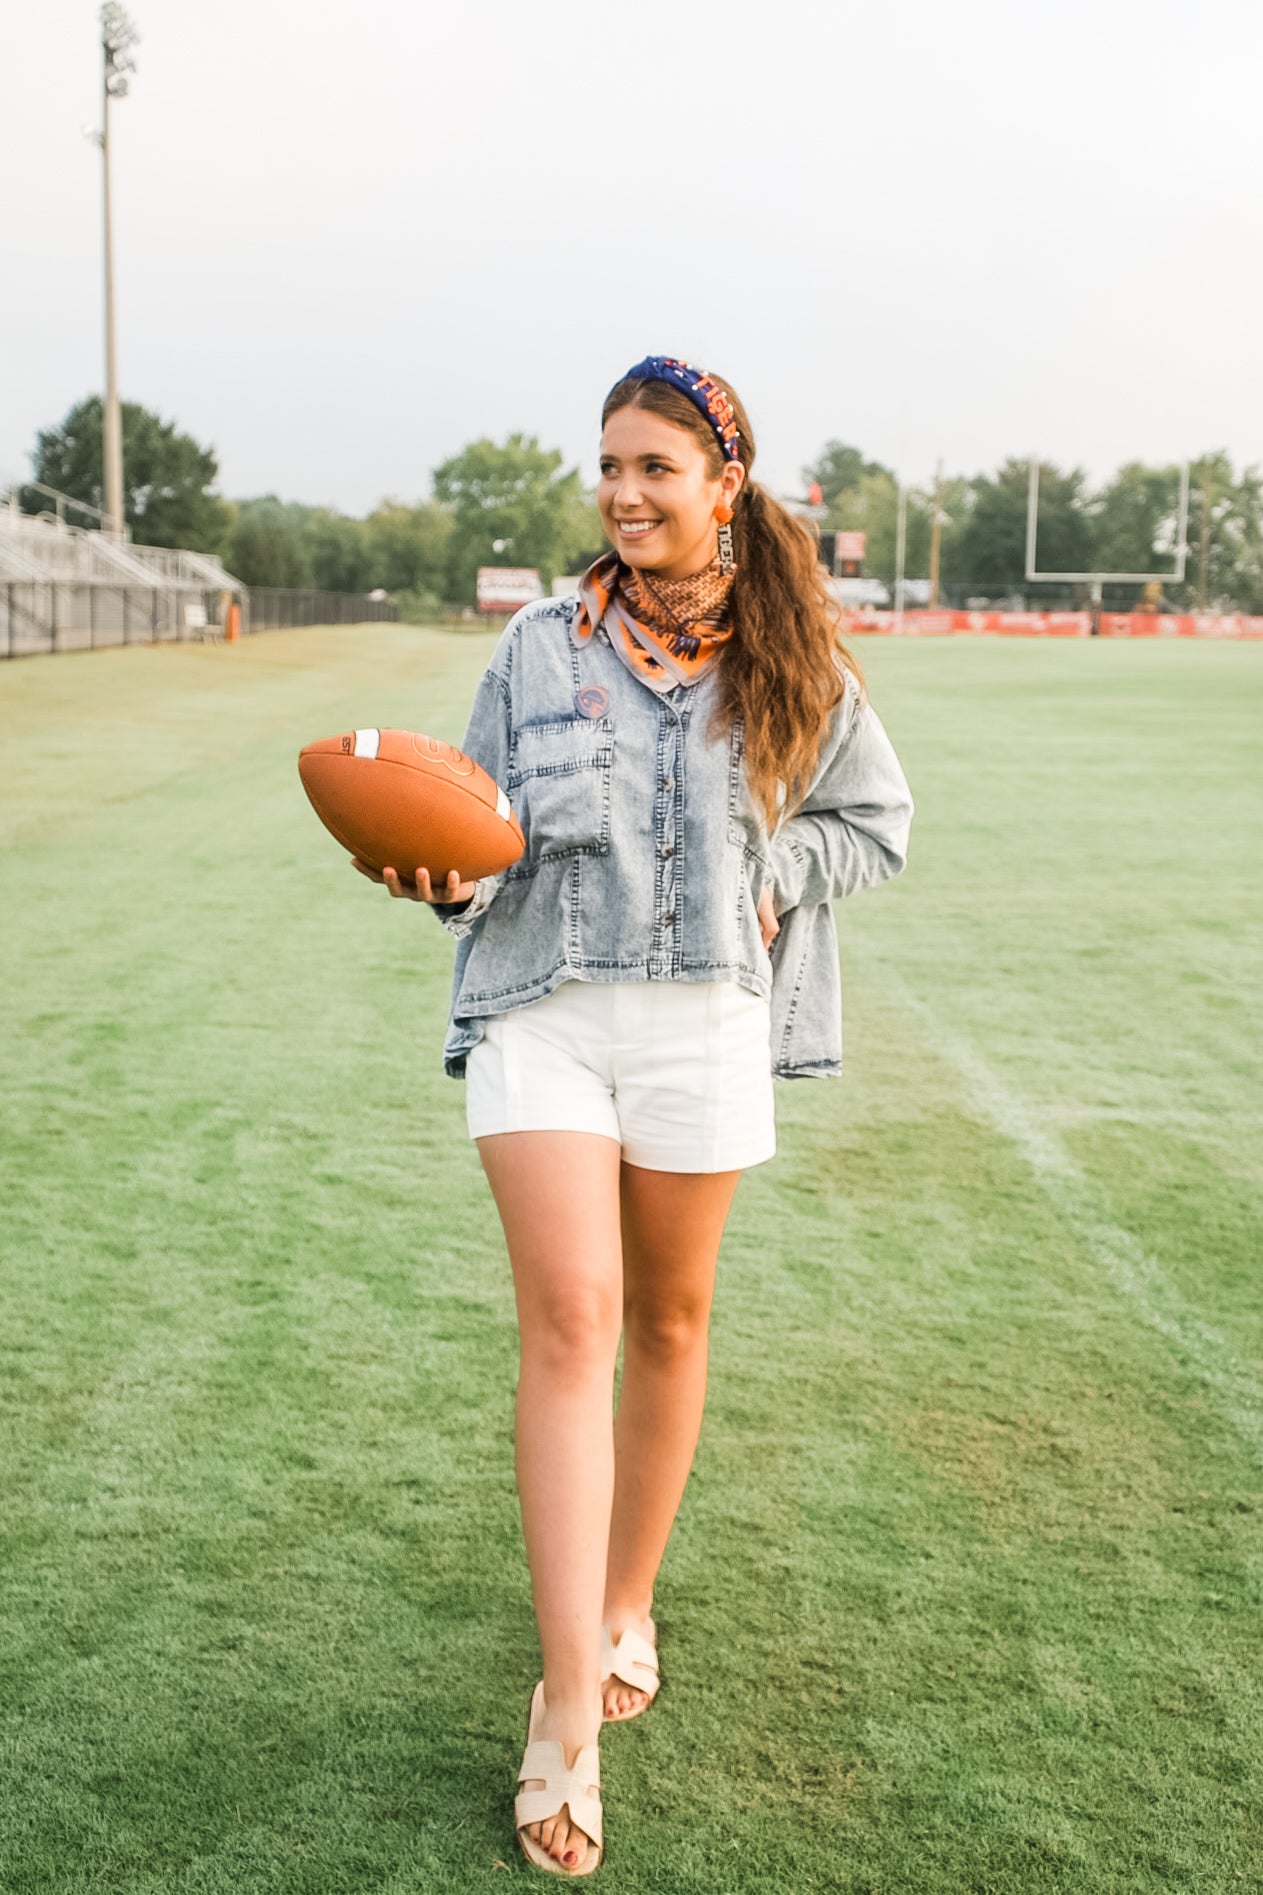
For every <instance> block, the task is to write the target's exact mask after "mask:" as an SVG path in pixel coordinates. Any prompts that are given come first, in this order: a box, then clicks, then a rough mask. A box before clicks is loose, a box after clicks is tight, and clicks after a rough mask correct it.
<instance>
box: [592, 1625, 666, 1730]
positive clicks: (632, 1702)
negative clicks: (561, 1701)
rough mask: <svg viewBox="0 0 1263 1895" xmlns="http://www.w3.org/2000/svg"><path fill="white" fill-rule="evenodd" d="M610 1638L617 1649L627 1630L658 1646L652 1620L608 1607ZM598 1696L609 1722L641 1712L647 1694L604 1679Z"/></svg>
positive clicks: (632, 1686) (655, 1627)
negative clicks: (611, 1719) (601, 1698)
mask: <svg viewBox="0 0 1263 1895" xmlns="http://www.w3.org/2000/svg"><path fill="white" fill-rule="evenodd" d="M605 1624H606V1628H607V1630H608V1631H609V1635H610V1638H611V1639H612V1641H613V1642H614V1644H615V1645H617V1643H618V1641H619V1639H620V1638H621V1637H622V1636H623V1633H624V1632H625V1631H627V1629H628V1628H629V1627H630V1628H631V1630H632V1631H633V1632H639V1633H640V1636H641V1637H642V1638H647V1639H648V1640H649V1643H650V1644H651V1645H653V1646H655V1647H656V1646H657V1643H658V1639H657V1629H658V1628H657V1626H656V1625H655V1624H654V1622H653V1620H652V1619H651V1618H648V1617H645V1618H641V1616H640V1614H639V1613H638V1612H623V1611H620V1610H619V1609H618V1607H617V1606H611V1607H610V1609H609V1612H608V1613H607V1614H606V1619H605ZM601 1692H602V1695H603V1697H604V1699H605V1715H606V1717H609V1718H619V1717H627V1716H629V1715H630V1714H631V1713H632V1712H633V1711H642V1710H643V1709H644V1707H645V1705H646V1704H648V1702H649V1693H648V1692H647V1691H638V1690H637V1689H636V1687H635V1685H633V1684H624V1682H623V1680H622V1679H621V1678H614V1677H609V1678H603V1679H602V1680H601Z"/></svg>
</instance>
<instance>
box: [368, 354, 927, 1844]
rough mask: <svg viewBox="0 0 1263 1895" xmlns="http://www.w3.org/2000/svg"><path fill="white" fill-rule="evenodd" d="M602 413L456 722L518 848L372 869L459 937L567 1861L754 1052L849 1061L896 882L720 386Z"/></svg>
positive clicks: (690, 1449)
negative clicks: (444, 871)
mask: <svg viewBox="0 0 1263 1895" xmlns="http://www.w3.org/2000/svg"><path fill="white" fill-rule="evenodd" d="M602 430H603V431H602V436H601V472H600V485H599V488H598V501H599V505H600V510H601V518H602V521H603V523H604V526H605V529H606V532H607V534H608V536H609V539H610V542H611V545H612V548H613V550H612V551H611V552H609V553H607V554H606V555H605V556H604V557H602V558H601V559H599V560H598V561H597V562H596V563H595V564H594V565H593V566H592V567H591V569H590V570H589V571H588V572H587V573H585V574H584V576H583V579H582V581H581V582H580V585H579V591H578V595H577V596H576V597H573V598H570V599H550V600H543V601H540V602H539V603H538V604H536V605H532V606H528V607H527V608H526V609H525V610H524V611H522V612H519V613H518V614H517V616H516V617H515V618H514V619H513V620H512V621H511V622H510V624H509V625H508V626H507V628H506V630H505V632H504V635H503V637H502V638H501V640H500V642H499V644H498V646H497V648H496V651H495V654H494V655H493V657H492V660H491V663H490V665H489V667H488V669H487V672H486V673H485V675H484V677H483V679H482V682H481V684H480V686H479V689H478V693H477V697H476V699H475V703H474V708H473V713H472V716H471V718H470V723H469V728H468V731H467V733H466V736H465V743H464V747H465V750H466V751H467V753H468V754H469V755H470V756H472V757H473V758H474V759H475V760H476V761H477V762H478V763H480V764H482V765H483V767H484V768H485V769H486V770H488V771H489V772H490V774H491V775H492V776H493V777H495V778H496V780H497V782H499V783H500V784H501V785H502V787H503V788H504V789H505V790H506V791H507V793H508V795H509V798H510V800H511V802H512V803H513V806H514V808H515V810H516V812H517V815H518V817H519V819H520V821H521V823H522V827H523V830H524V832H525V835H526V852H525V854H524V856H523V857H522V859H521V861H520V862H518V863H517V864H515V865H514V866H513V867H512V868H510V869H509V870H507V871H506V872H505V873H504V874H503V875H500V876H495V877H489V878H486V879H485V880H483V881H478V882H467V881H462V880H461V879H460V877H459V875H458V874H457V873H455V872H453V874H452V875H451V876H450V877H449V878H448V881H447V884H446V886H445V887H443V888H441V889H434V888H432V887H431V884H430V878H429V875H428V873H427V871H426V870H425V869H424V868H417V870H416V883H415V887H412V886H407V885H405V884H404V883H402V882H401V881H400V878H399V876H398V874H397V873H396V872H395V870H394V869H393V868H387V869H386V870H385V872H384V875H383V876H380V877H377V878H376V879H378V880H384V881H385V883H386V886H387V887H388V888H389V890H390V893H391V894H392V895H393V896H396V897H400V898H405V897H408V898H411V899H414V900H420V901H426V902H431V903H433V904H434V906H435V910H436V912H437V913H438V915H439V917H440V919H441V920H442V921H443V922H444V923H445V925H446V926H447V927H448V928H449V929H450V931H451V932H452V933H453V934H454V935H455V936H456V937H457V943H458V945H457V957H456V969H455V977H454V982H453V996H452V1015H451V1023H450V1028H449V1033H448V1038H447V1044H446V1048H445V1058H446V1066H447V1070H448V1072H449V1073H451V1074H453V1075H454V1076H460V1075H461V1074H464V1076H465V1078H466V1081H467V1112H468V1124H469V1131H470V1134H471V1136H473V1137H474V1138H476V1139H477V1142H478V1149H479V1153H480V1156H481V1159H482V1164H483V1167H484V1169H485V1171H486V1174H487V1177H488V1180H489V1182H490V1186H491V1190H492V1192H493V1194H494V1197H495V1200H496V1205H497V1208H498V1210H499V1213H500V1217H501V1220H502V1222H503V1225H504V1232H505V1237H506V1240H507V1245H508V1251H509V1256H510V1260H511V1263H512V1269H513V1276H514V1284H515V1291H516V1298H517V1310H518V1319H519V1325H520V1331H521V1368H520V1377H519V1382H518V1390H517V1416H516V1465H517V1481H518V1491H519V1495H520V1499H521V1506H522V1520H523V1527H524V1533H525V1539H526V1546H527V1554H528V1558H529V1562H530V1570H531V1581H532V1587H533V1592H534V1600H535V1608H536V1615H537V1618H538V1622H539V1633H540V1641H541V1645H542V1647H543V1660H544V1662H543V1672H544V1675H543V1679H542V1681H541V1682H540V1684H538V1685H537V1686H536V1688H535V1692H534V1694H533V1697H532V1701H531V1707H530V1715H529V1721H528V1742H527V1750H526V1755H525V1757H524V1759H523V1766H522V1772H521V1774H520V1777H519V1784H520V1785H521V1793H520V1794H519V1796H518V1799H517V1805H516V1817H517V1824H518V1835H519V1839H520V1841H521V1845H522V1848H523V1849H524V1851H525V1852H526V1854H527V1856H528V1857H529V1859H530V1860H531V1861H532V1862H535V1863H537V1864H538V1865H539V1866H541V1867H543V1868H547V1869H549V1870H552V1871H554V1872H556V1873H561V1874H573V1875H586V1874H589V1873H591V1871H592V1870H593V1869H595V1868H596V1867H597V1866H598V1864H599V1862H600V1860H601V1843H602V1836H601V1804H600V1798H599V1779H598V1759H597V1739H598V1735H599V1732H600V1728H601V1724H602V1722H603V1720H620V1721H621V1720H625V1719H627V1718H629V1717H635V1716H638V1715H639V1714H640V1713H641V1712H643V1711H644V1710H645V1709H647V1707H648V1705H649V1704H650V1702H651V1701H652V1699H653V1696H654V1693H655V1691H656V1690H657V1686H658V1669H657V1657H656V1651H655V1626H654V1620H653V1617H652V1609H653V1603H654V1582H655V1578H656V1575H657V1572H658V1567H659V1564H660V1562H661V1560H662V1556H663V1552H664V1550H665V1547H666V1544H667V1538H668V1535H669V1533H670V1531H671V1526H672V1523H673V1521H674V1519H675V1514H676V1510H677V1508H678V1506H679V1503H680V1499H681V1496H682V1494H683V1490H684V1485H685V1481H686V1480H687V1477H688V1473H689V1468H690V1465H691V1463H692V1459H693V1453H694V1448H695V1446H696V1442H697V1437H698V1432H699V1429H700V1426H701V1418H702V1407H703V1401H704V1396H705V1389H706V1367H707V1331H708V1324H709V1316H710V1308H711V1297H712V1291H713V1287H714V1278H715V1264H716V1257H717V1253H718V1249H719V1241H720V1237H721V1234H722V1232H723V1228H724V1222H725V1219H726V1218H727V1215H728V1209H729V1206H730V1205H731V1203H732V1198H733V1193H734V1191H735V1189H736V1185H737V1181H738V1178H739V1177H740V1175H741V1172H742V1170H743V1169H744V1168H745V1167H746V1166H748V1165H754V1164H759V1163H761V1162H762V1161H763V1160H764V1159H767V1158H770V1157H771V1156H772V1155H773V1153H774V1151H775V1143H776V1141H775V1126H774V1117H773V1101H772V1078H773V1074H776V1075H778V1076H781V1077H794V1076H798V1075H805V1074H815V1073H822V1074H831V1073H836V1072H837V1071H838V1070H839V1068H840V1061H841V1011H840V988H839V976H838V953H837V938H836V933H835V930H834V922H833V914H832V908H831V905H830V904H831V902H832V900H833V899H834V898H835V897H837V896H839V895H848V894H851V893H853V892H854V891H855V890H856V889H858V888H863V887H866V886H868V885H870V884H872V883H875V882H879V881H882V880H884V879H885V878H887V877H888V876H892V875H896V874H898V872H899V871H900V869H901V868H902V867H903V865H904V859H905V854H906V845H907V832H908V825H909V821H910V818H911V814H912V802H911V798H910V796H909V794H908V786H907V783H906V782H905V780H904V776H903V772H902V771H901V769H900V767H899V764H898V761H897V760H896V758H895V755H894V752H893V750H892V749H891V746H890V743H889V740H888V739H887V737H886V735H885V732H884V731H883V729H882V726H881V724H880V722H879V721H878V718H877V716H876V714H875V713H874V712H873V710H872V709H871V707H870V706H869V705H868V703H867V701H866V696H865V692H864V687H863V680H862V678H861V676H860V672H859V668H858V666H857V665H856V664H855V662H854V661H853V659H852V658H851V657H850V656H849V654H848V653H847V652H846V651H845V650H844V649H843V648H842V647H841V645H840V644H839V642H838V631H837V612H836V608H835V607H834V605H833V603H832V601H831V599H830V597H829V595H828V592H827V590H826V588H825V586H824V584H823V578H822V574H821V569H820V567H819V565H818V559H817V553H816V548H815V542H814V540H813V539H812V537H811V535H810V533H809V532H808V531H807V530H806V529H805V528H804V527H803V526H801V525H800V524H799V523H798V522H797V521H796V520H794V519H793V518H792V517H791V516H790V515H789V514H787V513H786V512H785V511H784V510H783V509H782V508H781V507H780V506H779V505H778V504H777V503H776V501H775V500H773V499H772V497H771V496H770V495H769V494H767V493H765V492H764V491H763V490H761V489H760V488H759V487H758V486H756V485H755V484H754V483H753V482H752V481H751V480H750V478H749V473H750V467H751V465H752V463H753V460H754V439H753V436H752V434H751V431H750V424H749V421H748V419H747V417H746V414H745V412H744V409H743V408H742V406H741V404H740V402H739V401H738V400H737V397H736V396H735V395H734V394H733V392H732V390H731V389H730V388H729V387H728V386H727V385H726V384H725V383H724V382H722V381H720V380H719V378H718V377H716V376H712V375H704V374H702V373H701V372H700V371H698V370H697V369H695V368H692V367H691V366H690V365H689V364H687V363H684V362H680V361H677V360H675V359H673V358H668V357H661V356H651V357H649V358H647V359H646V360H645V361H643V362H641V363H639V364H637V366H636V367H635V368H633V369H631V370H629V372H628V374H627V375H626V376H624V377H623V379H622V380H621V381H620V382H619V383H618V384H617V385H616V386H615V388H614V389H613V390H612V391H611V393H610V395H609V396H608V397H607V399H606V402H605V406H604V411H603V414H602ZM365 872H366V873H368V872H369V871H365ZM620 1329H621V1331H622V1333H623V1338H624V1361H623V1382H622V1389H621V1395H620V1401H619V1407H618V1413H617V1417H616V1419H615V1420H614V1423H613V1427H612V1428H611V1407H612V1394H613V1377H614V1367H615V1354H616V1351H617V1348H618V1342H619V1334H620Z"/></svg>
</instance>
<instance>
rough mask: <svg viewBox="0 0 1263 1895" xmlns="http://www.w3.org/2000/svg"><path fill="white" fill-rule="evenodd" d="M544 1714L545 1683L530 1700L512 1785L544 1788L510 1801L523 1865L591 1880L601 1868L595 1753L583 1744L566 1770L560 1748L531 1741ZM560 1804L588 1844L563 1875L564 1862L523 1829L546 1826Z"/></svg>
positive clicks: (598, 1777)
mask: <svg viewBox="0 0 1263 1895" xmlns="http://www.w3.org/2000/svg"><path fill="white" fill-rule="evenodd" d="M543 1708H544V1680H543V1679H542V1678H541V1679H540V1681H539V1683H538V1684H537V1685H536V1687H535V1690H534V1692H533V1693H532V1696H531V1712H530V1716H529V1718H528V1719H527V1725H526V1750H525V1753H524V1755H523V1757H522V1768H521V1769H520V1770H519V1771H518V1773H517V1780H518V1782H519V1783H526V1782H530V1781H531V1780H532V1779H534V1780H536V1781H538V1782H542V1783H543V1785H544V1787H543V1789H542V1790H519V1791H518V1793H517V1796H516V1797H515V1798H514V1802H513V1813H514V1820H515V1822H516V1824H517V1839H518V1841H519V1842H520V1843H521V1845H522V1853H523V1854H524V1855H525V1857H526V1859H527V1861H528V1862H533V1863H534V1864H535V1866H536V1868H537V1869H547V1870H548V1872H549V1874H551V1875H572V1876H574V1875H591V1873H592V1871H593V1869H599V1868H600V1866H601V1856H602V1853H603V1849H602V1837H601V1763H600V1752H599V1750H598V1748H597V1746H596V1745H595V1744H585V1745H584V1746H583V1749H582V1750H581V1751H580V1752H579V1754H578V1756H577V1757H576V1758H575V1760H574V1764H573V1766H572V1767H571V1768H570V1769H567V1768H566V1753H565V1748H564V1746H563V1745H561V1744H559V1743H558V1742H557V1740H556V1738H554V1737H535V1736H533V1735H532V1732H533V1731H534V1729H535V1726H536V1724H537V1723H538V1721H539V1715H540V1712H541V1711H542V1710H543ZM563 1804H564V1805H565V1806H566V1807H567V1808H568V1809H569V1811H570V1820H571V1822H572V1823H577V1824H578V1826H579V1828H580V1829H582V1830H583V1831H584V1833H585V1834H586V1835H588V1836H589V1837H590V1838H591V1841H590V1842H588V1843H587V1844H586V1849H587V1854H586V1855H585V1857H584V1859H583V1861H582V1862H581V1863H580V1864H579V1867H578V1868H577V1869H568V1868H567V1867H566V1865H565V1863H564V1862H558V1861H557V1860H556V1859H555V1858H554V1857H553V1856H550V1855H549V1853H548V1851H547V1850H546V1849H545V1848H543V1847H542V1846H541V1845H540V1844H539V1843H538V1842H536V1841H534V1839H533V1838H532V1837H530V1836H528V1835H527V1834H526V1826H527V1824H528V1823H546V1822H547V1821H548V1819H549V1817H550V1816H557V1815H559V1814H560V1812H561V1809H562V1806H563Z"/></svg>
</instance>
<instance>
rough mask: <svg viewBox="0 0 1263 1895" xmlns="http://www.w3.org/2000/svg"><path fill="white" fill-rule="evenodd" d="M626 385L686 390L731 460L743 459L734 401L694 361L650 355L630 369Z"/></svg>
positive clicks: (669, 356)
mask: <svg viewBox="0 0 1263 1895" xmlns="http://www.w3.org/2000/svg"><path fill="white" fill-rule="evenodd" d="M623 380H624V381H625V382H669V383H670V385H671V386H672V387H673V388H679V389H682V390H683V391H684V393H685V394H686V395H687V396H688V398H689V400H690V401H691V402H692V404H693V406H694V407H695V408H697V409H698V410H699V411H700V412H701V413H702V414H703V415H704V416H705V417H706V419H707V421H709V423H710V425H711V427H712V428H713V429H714V430H715V434H716V436H717V438H718V441H719V445H720V447H721V448H722V449H723V451H724V453H725V454H726V455H727V456H728V459H729V460H730V461H735V460H738V459H739V458H740V455H739V452H738V448H737V442H738V440H739V439H740V431H739V429H738V427H737V416H736V412H735V410H734V408H733V405H732V402H731V401H730V400H729V398H728V396H727V395H726V394H725V393H724V391H723V389H722V388H721V387H720V386H719V383H718V382H717V381H716V380H715V378H714V377H713V376H712V375H707V374H706V373H705V372H704V371H703V370H702V369H700V368H694V367H693V365H692V363H691V362H677V361H676V359H675V357H674V356H672V355H647V356H646V357H645V359H644V361H643V362H637V364H636V366H635V368H629V369H628V371H627V373H626V375H624V377H623Z"/></svg>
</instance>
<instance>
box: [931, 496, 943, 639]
mask: <svg viewBox="0 0 1263 1895" xmlns="http://www.w3.org/2000/svg"><path fill="white" fill-rule="evenodd" d="M942 538H943V463H942V461H940V462H939V463H938V466H937V467H936V468H935V469H934V518H933V520H932V521H931V523H930V610H931V612H934V611H937V609H938V561H939V547H940V545H941V543H942Z"/></svg>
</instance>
